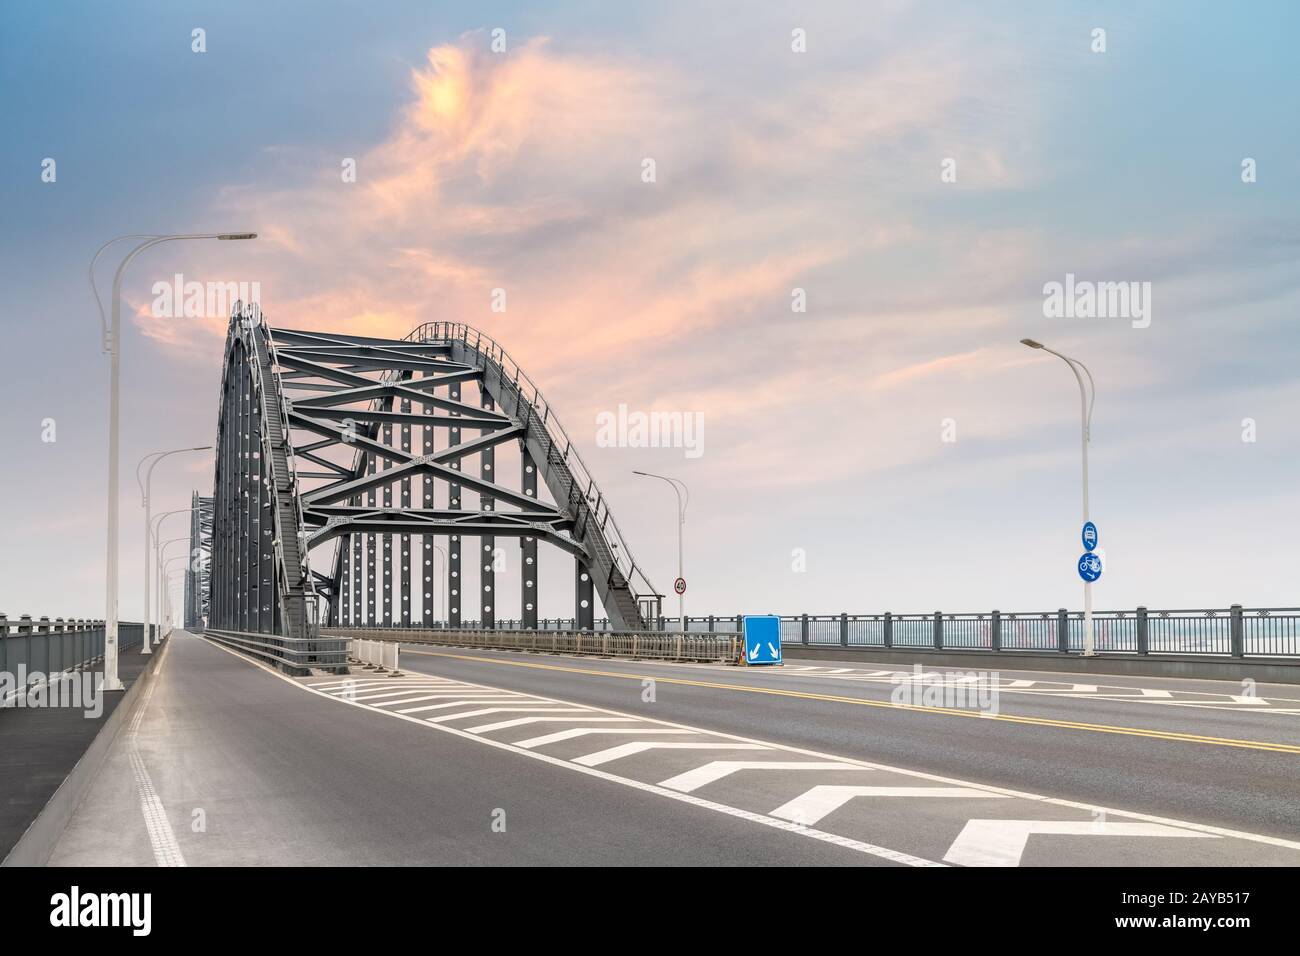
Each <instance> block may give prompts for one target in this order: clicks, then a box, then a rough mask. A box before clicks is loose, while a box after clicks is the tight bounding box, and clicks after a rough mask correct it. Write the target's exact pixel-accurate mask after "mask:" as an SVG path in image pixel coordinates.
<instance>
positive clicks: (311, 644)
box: [203, 629, 348, 677]
mask: <svg viewBox="0 0 1300 956" xmlns="http://www.w3.org/2000/svg"><path fill="white" fill-rule="evenodd" d="M312 633H313V634H316V632H315V631H313V632H312ZM203 634H204V636H205V637H208V638H210V639H211V640H214V641H216V642H217V643H219V644H224V645H226V646H227V647H230V648H233V649H234V650H237V651H239V652H241V653H243V654H247V655H249V656H250V657H253V658H256V659H257V660H260V661H263V662H265V663H268V664H272V665H274V666H275V667H277V668H278V669H280V670H282V671H284V672H285V673H288V674H293V675H295V676H298V677H302V676H306V675H307V674H309V673H311V671H312V670H327V671H336V672H342V671H344V670H346V669H347V665H348V642H347V639H346V638H345V637H340V636H336V635H334V634H326V633H324V629H320V633H319V636H312V637H284V636H282V635H279V634H256V633H249V632H246V631H220V630H212V629H209V630H206V631H204V632H203Z"/></svg>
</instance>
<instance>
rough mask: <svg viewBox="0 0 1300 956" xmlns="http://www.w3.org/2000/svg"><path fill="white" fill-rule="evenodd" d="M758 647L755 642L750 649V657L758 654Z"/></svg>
mask: <svg viewBox="0 0 1300 956" xmlns="http://www.w3.org/2000/svg"><path fill="white" fill-rule="evenodd" d="M758 647H759V646H758V645H757V644H755V645H754V649H753V650H752V651H750V652H749V656H750V657H757V656H758Z"/></svg>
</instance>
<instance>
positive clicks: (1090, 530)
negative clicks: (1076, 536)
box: [1082, 521, 1098, 551]
mask: <svg viewBox="0 0 1300 956" xmlns="http://www.w3.org/2000/svg"><path fill="white" fill-rule="evenodd" d="M1082 537H1083V550H1085V551H1096V550H1097V538H1098V535H1097V526H1096V525H1095V524H1093V523H1092V522H1091V521H1085V522H1084V523H1083V535H1082Z"/></svg>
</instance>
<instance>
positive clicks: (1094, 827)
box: [943, 820, 1218, 866]
mask: <svg viewBox="0 0 1300 956" xmlns="http://www.w3.org/2000/svg"><path fill="white" fill-rule="evenodd" d="M1034 833H1044V834H1052V835H1055V836H1110V837H1115V836H1123V837H1199V838H1202V839H1214V840H1217V839H1218V837H1216V836H1215V835H1214V834H1211V833H1198V832H1197V831H1195V830H1183V829H1180V828H1178V827H1170V826H1165V825H1163V824H1160V823H1115V822H1112V821H1110V820H1107V821H1105V822H1102V823H1099V822H1097V821H1095V820H1094V821H1089V820H968V821H967V822H966V826H965V828H964V829H963V830H962V831H961V833H960V834H958V836H957V839H956V840H954V841H953V844H952V846H950V847H949V848H948V852H947V853H946V854H944V857H943V859H944V862H945V863H956V864H957V865H959V866H1019V865H1020V857H1021V855H1022V854H1023V853H1024V852H1025V844H1026V843H1028V842H1029V837H1030V835H1031V834H1034Z"/></svg>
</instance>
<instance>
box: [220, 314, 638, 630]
mask: <svg viewBox="0 0 1300 956" xmlns="http://www.w3.org/2000/svg"><path fill="white" fill-rule="evenodd" d="M218 430H219V440H218V455H217V485H216V491H215V492H214V504H213V544H212V583H211V619H212V622H213V623H212V625H211V626H213V627H214V628H225V629H231V630H244V631H255V632H256V631H261V632H263V633H277V634H286V635H287V636H298V633H299V631H300V629H302V628H305V627H306V626H307V622H308V621H309V619H310V620H320V621H321V622H322V623H328V624H330V625H333V626H348V625H355V626H384V625H398V626H422V625H427V626H442V625H445V626H450V627H465V626H479V627H495V626H498V622H500V621H501V620H502V618H504V617H509V618H511V619H512V620H514V619H517V620H518V626H520V627H524V628H534V627H537V625H538V610H539V604H540V602H539V600H538V596H539V593H540V580H539V577H538V570H539V568H538V546H539V544H547V545H551V546H554V547H555V548H558V549H559V550H560V551H561V552H563V553H565V554H568V555H571V556H572V557H573V559H574V579H573V580H574V612H573V617H574V619H575V622H576V626H577V627H578V628H587V629H591V628H593V627H594V622H595V598H596V596H599V598H600V600H601V603H602V604H603V606H604V608H605V613H606V615H607V616H608V618H609V620H610V626H611V627H613V628H615V629H636V628H641V627H645V626H648V625H649V623H650V622H651V621H652V620H653V618H654V617H656V616H657V615H658V613H659V600H660V596H659V595H658V594H657V593H656V592H655V589H654V587H653V586H652V585H651V584H650V582H649V581H648V580H647V579H646V577H645V575H644V574H643V573H642V572H641V570H640V568H639V567H638V566H637V565H636V562H635V560H634V559H633V557H632V555H631V552H630V549H629V548H628V546H627V542H626V541H625V539H624V538H623V536H622V533H621V532H620V531H619V529H618V526H617V524H616V523H615V521H614V518H613V515H612V514H611V512H610V510H609V506H608V502H607V501H606V499H605V497H604V495H603V494H602V493H601V491H600V489H599V488H598V487H597V486H596V483H595V481H594V479H593V478H592V476H591V474H590V472H589V471H588V470H587V468H586V465H585V464H584V463H583V462H582V459H581V457H580V455H579V454H578V451H577V449H576V448H575V447H574V446H573V443H572V442H571V441H570V440H569V438H568V436H567V435H566V434H565V433H564V431H563V429H562V428H561V427H560V424H559V422H558V420H557V419H556V416H555V415H554V413H553V411H552V410H551V408H550V406H549V405H548V404H547V403H546V401H545V399H544V397H543V396H542V394H541V392H540V391H539V390H538V389H537V388H536V386H535V385H533V383H532V381H531V380H530V379H529V378H528V377H527V376H526V375H525V374H524V373H523V371H522V370H521V369H520V368H519V367H518V365H516V364H515V363H514V361H513V360H512V359H511V358H510V356H509V355H508V354H507V353H506V352H505V351H504V349H502V348H501V347H500V346H499V345H497V344H496V343H495V342H493V341H492V340H491V339H490V338H488V337H487V336H486V335H484V334H483V333H481V332H479V331H478V330H476V329H473V328H472V327H469V326H466V325H462V324H459V323H445V322H436V323H428V324H425V325H422V326H420V327H418V328H417V329H415V330H414V331H413V332H412V333H410V334H409V335H408V336H406V338H404V339H401V340H396V339H380V338H371V337H365V336H356V335H343V334H338V333H325V332H308V331H301V330H295V329H278V328H277V329H273V328H270V327H269V326H268V325H267V324H266V323H265V322H264V320H263V319H262V317H261V315H260V312H258V311H257V310H255V309H253V310H245V309H242V308H241V309H240V310H238V311H237V313H236V315H235V316H234V317H233V318H232V320H231V326H230V333H229V336H228V339H227V347H226V373H225V376H224V378H223V385H222V410H221V417H220V425H219V429H218ZM511 447H513V449H514V450H515V451H517V456H516V455H515V454H513V453H512V455H511V456H510V457H512V458H513V457H517V458H518V469H517V480H508V479H505V478H503V476H502V475H501V474H498V473H497V468H496V464H497V453H498V451H501V450H503V449H507V448H511ZM543 492H545V493H546V495H547V496H549V499H550V500H549V502H548V501H547V500H545V496H544V495H543ZM497 538H510V539H514V540H515V541H516V542H517V544H518V548H519V564H518V566H519V570H520V574H519V590H520V599H519V610H518V613H517V615H516V614H513V613H510V612H508V611H506V610H505V609H504V608H502V607H499V606H498V602H497V595H496V570H497V561H496V557H497V554H498V551H497ZM259 544H260V545H263V546H258V545H259ZM322 552H324V553H323V554H322ZM309 553H310V554H311V555H312V559H311V560H310V561H309V559H308V555H309ZM438 556H441V557H442V558H443V560H442V561H441V562H439V561H438V560H437V557H438ZM470 562H474V563H476V564H477V565H478V572H477V574H476V575H474V577H477V584H476V585H475V587H476V588H477V592H476V593H473V594H471V593H469V590H468V588H469V582H468V580H467V576H466V575H465V574H463V573H462V566H463V565H464V566H465V567H466V568H467V566H468V564H469V563H470ZM439 563H441V564H442V565H443V569H442V574H443V575H444V576H445V581H446V583H445V587H444V589H443V593H444V595H445V603H444V606H443V608H442V609H441V611H440V612H439V610H438V609H437V608H436V607H435V602H434V599H435V595H436V592H437V589H436V587H435V586H434V576H435V573H436V571H437V565H438V564H439ZM313 564H314V565H315V567H316V568H328V569H329V570H328V572H322V571H320V570H313V569H312V565H313ZM245 595H247V597H246V596H245ZM253 595H256V597H254V596H253ZM317 608H319V616H318V617H317V616H315V615H314V614H313V611H315V610H316V609H317Z"/></svg>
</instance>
